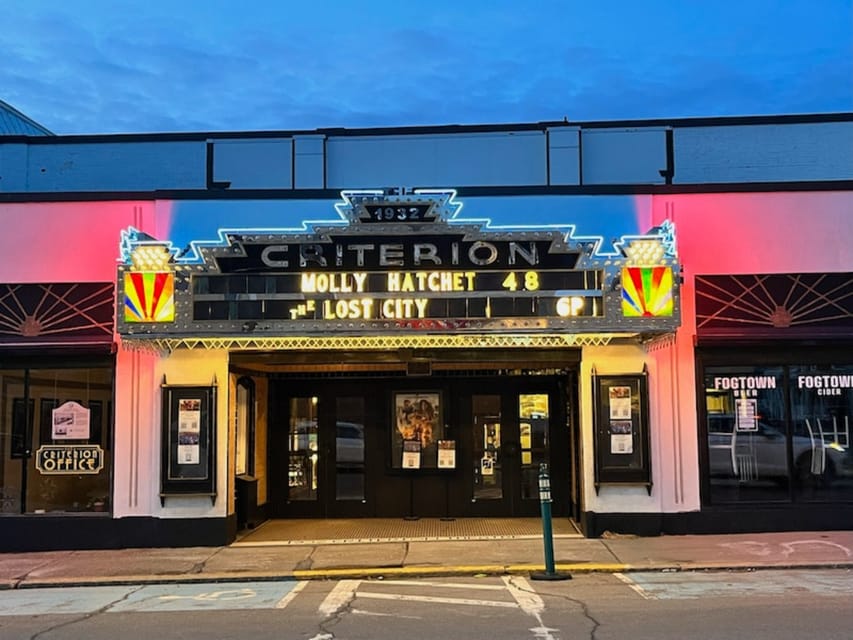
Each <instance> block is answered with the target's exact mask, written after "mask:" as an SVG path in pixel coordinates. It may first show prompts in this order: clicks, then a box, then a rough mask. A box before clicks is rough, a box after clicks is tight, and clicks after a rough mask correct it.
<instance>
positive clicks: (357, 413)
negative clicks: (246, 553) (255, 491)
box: [271, 388, 370, 518]
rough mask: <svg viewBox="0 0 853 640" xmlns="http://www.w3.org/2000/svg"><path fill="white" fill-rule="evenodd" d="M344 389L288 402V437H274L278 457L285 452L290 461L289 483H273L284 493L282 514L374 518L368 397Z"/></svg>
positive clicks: (281, 500)
mask: <svg viewBox="0 0 853 640" xmlns="http://www.w3.org/2000/svg"><path fill="white" fill-rule="evenodd" d="M341 391H342V390H341V389H338V390H337V392H334V389H333V388H329V389H328V390H326V389H322V390H320V391H319V392H318V394H317V395H294V396H290V397H289V398H287V400H286V403H284V404H286V407H285V408H286V414H287V418H286V424H287V430H286V437H285V438H284V439H283V441H282V440H281V437H280V435H279V436H278V438H275V437H274V438H273V439H274V440H275V442H276V445H277V446H276V448H277V449H278V452H277V453H276V455H277V456H281V453H282V450H284V451H286V459H287V471H286V482H285V483H283V482H281V481H279V483H277V485H274V486H276V487H277V489H276V491H275V493H279V494H281V496H280V498H279V499H278V500H276V502H277V503H278V506H277V507H276V510H277V511H279V514H278V515H295V516H308V517H318V518H319V517H348V516H365V515H370V514H369V513H368V509H369V508H370V507H369V503H368V500H367V489H368V484H367V461H368V451H369V445H368V441H369V438H368V436H367V429H366V423H367V421H368V417H367V410H366V403H365V398H364V396H363V395H340V393H341ZM282 408H283V407H281V405H280V406H279V410H281V409H282ZM271 435H272V434H271Z"/></svg>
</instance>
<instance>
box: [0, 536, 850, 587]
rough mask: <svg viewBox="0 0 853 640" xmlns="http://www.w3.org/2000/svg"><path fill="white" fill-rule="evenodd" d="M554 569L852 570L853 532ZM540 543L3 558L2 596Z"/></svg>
mask: <svg viewBox="0 0 853 640" xmlns="http://www.w3.org/2000/svg"><path fill="white" fill-rule="evenodd" d="M554 558H555V562H556V569H557V571H558V572H566V573H570V574H578V573H588V572H627V571H695V570H723V569H729V570H750V569H763V568H832V567H843V568H848V569H851V568H853V531H820V532H793V533H759V534H737V535H691V536H661V537H653V538H640V537H633V536H607V537H603V538H598V539H587V538H581V537H578V536H569V535H559V536H557V535H555V537H554ZM543 565H544V552H543V540H542V538H541V537H539V538H538V539H536V538H532V537H525V538H524V539H518V538H513V539H501V538H498V539H488V540H484V539H472V540H428V541H424V540H410V541H381V540H380V541H375V542H364V541H357V542H348V541H342V540H337V541H333V542H317V541H315V542H314V543H311V544H302V543H299V542H289V543H286V544H274V543H263V544H258V545H245V544H243V545H241V544H240V543H237V544H234V545H230V546H226V547H188V548H169V549H121V550H112V551H51V552H40V553H14V554H11V553H10V554H0V589H15V588H34V587H48V586H67V585H95V584H121V583H164V582H199V581H225V580H228V581H235V580H276V579H295V580H313V579H337V578H351V577H352V578H355V577H360V578H370V577H379V576H382V577H385V578H394V577H401V576H406V577H413V576H435V575H442V576H448V575H477V574H507V573H517V574H526V573H530V572H533V571H542V570H543Z"/></svg>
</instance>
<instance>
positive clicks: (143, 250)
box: [130, 244, 172, 271]
mask: <svg viewBox="0 0 853 640" xmlns="http://www.w3.org/2000/svg"><path fill="white" fill-rule="evenodd" d="M130 261H131V264H132V265H133V269H132V270H133V271H168V270H169V264H170V263H171V261H172V254H171V253H169V248H168V247H167V246H166V245H163V244H152V245H141V246H138V247H136V248H135V249H134V250H133V253H132V254H131V256H130Z"/></svg>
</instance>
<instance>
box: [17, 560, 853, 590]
mask: <svg viewBox="0 0 853 640" xmlns="http://www.w3.org/2000/svg"><path fill="white" fill-rule="evenodd" d="M793 569H801V570H816V569H846V570H848V571H849V570H853V562H826V563H807V564H795V563H779V564H755V563H747V564H734V563H713V562H711V563H702V562H686V563H673V564H641V565H631V564H622V563H578V564H565V563H564V564H556V565H555V570H556V571H558V572H560V573H568V574H591V573H631V572H638V571H655V572H661V573H665V572H672V573H675V572H685V573H686V572H699V571H758V570H793ZM543 571H545V567H544V565H541V564H512V565H499V564H488V565H456V566H440V567H430V566H414V567H361V568H338V569H301V570H294V571H291V572H251V573H208V574H201V573H196V574H178V575H150V574H148V575H127V576H115V577H112V576H90V577H60V578H41V579H24V580H18V581H16V580H4V581H2V582H0V591H2V590H12V589H44V588H57V587H94V586H125V585H131V584H145V585H152V584H193V583H202V582H277V581H305V580H339V579H346V578H361V579H380V578H391V579H393V578H395V577H406V578H418V577H436V576H443V577H450V576H460V577H461V576H480V575H510V574H513V575H517V574H529V573H535V572H540V573H541V572H543Z"/></svg>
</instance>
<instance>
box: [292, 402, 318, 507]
mask: <svg viewBox="0 0 853 640" xmlns="http://www.w3.org/2000/svg"><path fill="white" fill-rule="evenodd" d="M288 447H289V449H290V459H289V464H288V470H287V473H288V486H289V489H290V491H289V496H290V499H291V500H316V499H317V466H318V458H317V457H318V448H319V443H318V423H317V398H316V397H310V398H291V399H290V427H289V432H288Z"/></svg>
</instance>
